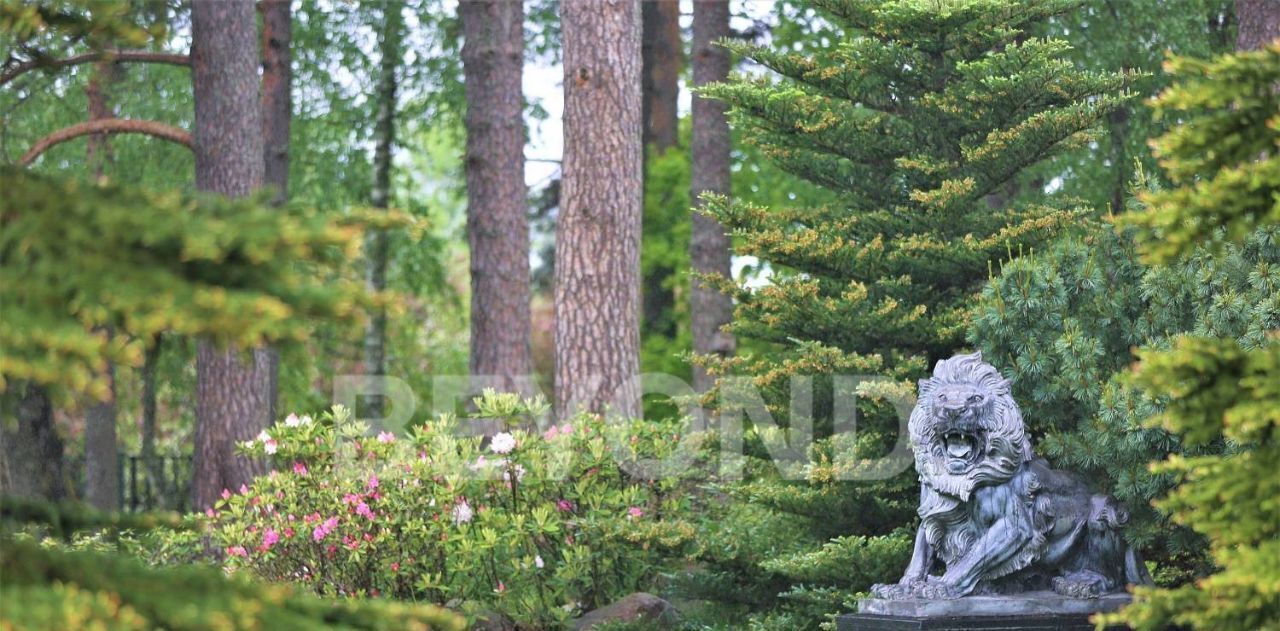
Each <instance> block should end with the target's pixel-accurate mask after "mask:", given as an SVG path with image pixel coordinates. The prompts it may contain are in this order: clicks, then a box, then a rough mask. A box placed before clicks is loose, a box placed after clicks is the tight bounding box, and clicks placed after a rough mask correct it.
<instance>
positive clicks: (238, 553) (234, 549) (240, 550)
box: [227, 546, 249, 558]
mask: <svg viewBox="0 0 1280 631" xmlns="http://www.w3.org/2000/svg"><path fill="white" fill-rule="evenodd" d="M227 554H228V555H230V556H233V557H246V558H247V557H248V556H249V552H248V551H247V550H245V549H244V546H231V547H229V548H227Z"/></svg>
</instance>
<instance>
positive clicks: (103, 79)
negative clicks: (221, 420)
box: [84, 63, 120, 511]
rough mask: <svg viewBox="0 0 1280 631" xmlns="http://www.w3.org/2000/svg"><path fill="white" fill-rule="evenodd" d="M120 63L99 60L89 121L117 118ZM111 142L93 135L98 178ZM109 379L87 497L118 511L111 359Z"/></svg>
mask: <svg viewBox="0 0 1280 631" xmlns="http://www.w3.org/2000/svg"><path fill="white" fill-rule="evenodd" d="M115 73H116V65H115V64H113V63H99V64H97V65H96V66H95V67H94V69H93V74H92V75H90V77H89V82H88V85H87V86H85V96H86V97H87V100H88V103H89V120H99V119H104V118H112V117H114V112H113V111H112V108H111V104H110V98H109V95H108V91H109V90H110V86H111V84H112V82H113V81H114V79H115ZM110 154H111V145H110V140H109V139H108V136H107V135H106V134H97V135H93V136H89V138H88V142H87V143H86V151H85V158H86V162H87V163H88V164H89V168H90V170H91V171H92V172H93V174H94V177H95V178H96V179H99V180H100V179H102V178H103V177H104V176H105V175H106V167H107V163H108V162H109V161H110V160H111V155H110ZM106 370H107V380H108V381H109V382H110V384H111V386H110V388H111V398H110V400H108V401H101V402H94V403H91V404H89V406H88V408H87V409H86V410H85V417H84V500H85V501H86V502H88V503H89V504H90V505H91V506H93V507H94V508H97V509H100V510H106V511H109V510H116V509H117V508H119V501H120V479H119V477H118V476H119V448H118V446H117V443H116V370H115V366H114V365H113V364H112V363H110V362H107V369H106Z"/></svg>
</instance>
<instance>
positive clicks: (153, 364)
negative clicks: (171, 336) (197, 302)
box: [142, 336, 173, 509]
mask: <svg viewBox="0 0 1280 631" xmlns="http://www.w3.org/2000/svg"><path fill="white" fill-rule="evenodd" d="M160 342H161V338H160V337H158V336H157V337H156V339H155V341H154V343H153V345H152V346H151V347H150V348H148V349H147V353H146V356H145V357H144V358H143V363H142V464H143V466H145V467H146V468H147V479H148V480H150V481H151V487H152V492H153V495H154V496H155V498H156V499H157V500H158V501H157V503H156V507H157V508H160V509H167V508H170V507H171V506H172V503H173V502H172V500H173V498H172V497H171V495H172V492H171V490H170V488H169V481H168V479H167V478H165V477H164V464H163V462H162V461H161V460H160V456H159V454H158V453H157V452H156V434H157V427H156V398H157V395H158V392H157V389H156V388H157V384H156V369H157V368H158V367H159V366H158V363H159V361H160Z"/></svg>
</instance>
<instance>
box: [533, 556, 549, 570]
mask: <svg viewBox="0 0 1280 631" xmlns="http://www.w3.org/2000/svg"><path fill="white" fill-rule="evenodd" d="M544 565H546V564H545V563H543V562H542V555H541V554H539V555H537V556H535V557H533V566H534V567H536V568H538V569H542V566H544Z"/></svg>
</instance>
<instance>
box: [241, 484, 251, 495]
mask: <svg viewBox="0 0 1280 631" xmlns="http://www.w3.org/2000/svg"><path fill="white" fill-rule="evenodd" d="M240 494H241V495H248V494H249V487H247V486H245V485H243V484H241V485H240Z"/></svg>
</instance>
